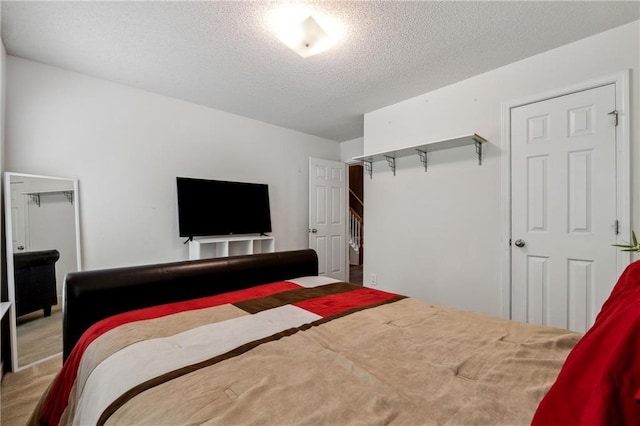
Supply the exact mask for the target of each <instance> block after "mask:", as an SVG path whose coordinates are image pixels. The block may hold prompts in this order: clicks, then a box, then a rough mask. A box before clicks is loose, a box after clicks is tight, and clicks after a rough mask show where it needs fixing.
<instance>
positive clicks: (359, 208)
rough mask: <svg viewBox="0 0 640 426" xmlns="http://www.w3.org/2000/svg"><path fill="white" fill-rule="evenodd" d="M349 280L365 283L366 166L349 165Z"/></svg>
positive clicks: (355, 282)
mask: <svg viewBox="0 0 640 426" xmlns="http://www.w3.org/2000/svg"><path fill="white" fill-rule="evenodd" d="M348 217H349V282H352V283H354V284H360V285H362V284H363V274H362V271H363V252H364V168H363V166H362V165H361V164H351V165H349V212H348Z"/></svg>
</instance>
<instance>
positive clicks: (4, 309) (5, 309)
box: [0, 302, 11, 318]
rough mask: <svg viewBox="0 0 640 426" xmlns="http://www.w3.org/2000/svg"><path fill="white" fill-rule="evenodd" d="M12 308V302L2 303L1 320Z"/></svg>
mask: <svg viewBox="0 0 640 426" xmlns="http://www.w3.org/2000/svg"><path fill="white" fill-rule="evenodd" d="M10 308H11V302H0V318H4V315H5V314H6V313H7V312H9V309H10Z"/></svg>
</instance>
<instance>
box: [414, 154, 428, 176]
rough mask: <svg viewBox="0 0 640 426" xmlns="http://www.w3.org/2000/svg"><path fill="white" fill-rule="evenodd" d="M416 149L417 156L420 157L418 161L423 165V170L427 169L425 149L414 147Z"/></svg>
mask: <svg viewBox="0 0 640 426" xmlns="http://www.w3.org/2000/svg"><path fill="white" fill-rule="evenodd" d="M416 151H418V156H419V157H420V162H421V163H422V165H423V166H424V171H425V172H426V171H427V151H422V150H420V149H416Z"/></svg>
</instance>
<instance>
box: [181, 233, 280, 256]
mask: <svg viewBox="0 0 640 426" xmlns="http://www.w3.org/2000/svg"><path fill="white" fill-rule="evenodd" d="M275 241H276V240H275V238H274V237H267V236H262V235H261V236H258V235H248V236H237V237H236V236H234V237H222V238H201V239H194V240H191V241H189V260H196V259H205V258H211V257H228V256H240V255H243V254H257V253H273V252H274V251H275Z"/></svg>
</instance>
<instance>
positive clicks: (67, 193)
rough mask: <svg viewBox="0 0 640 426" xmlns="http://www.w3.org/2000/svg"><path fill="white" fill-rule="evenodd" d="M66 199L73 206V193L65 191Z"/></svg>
mask: <svg viewBox="0 0 640 426" xmlns="http://www.w3.org/2000/svg"><path fill="white" fill-rule="evenodd" d="M63 194H64V196H65V198H66V199H67V201H69V203H70V204H71V205H73V191H64V192H63Z"/></svg>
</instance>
